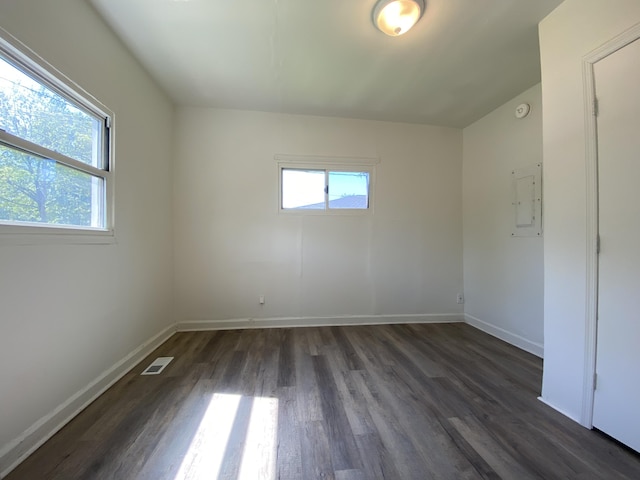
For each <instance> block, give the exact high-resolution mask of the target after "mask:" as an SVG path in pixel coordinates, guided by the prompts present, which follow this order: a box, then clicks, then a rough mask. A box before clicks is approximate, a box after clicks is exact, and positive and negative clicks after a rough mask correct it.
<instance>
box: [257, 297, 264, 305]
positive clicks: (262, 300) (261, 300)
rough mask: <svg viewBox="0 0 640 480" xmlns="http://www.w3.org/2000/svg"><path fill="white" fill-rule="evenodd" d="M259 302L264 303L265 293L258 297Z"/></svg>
mask: <svg viewBox="0 0 640 480" xmlns="http://www.w3.org/2000/svg"><path fill="white" fill-rule="evenodd" d="M258 302H259V303H260V305H264V295H260V296H259V297H258Z"/></svg>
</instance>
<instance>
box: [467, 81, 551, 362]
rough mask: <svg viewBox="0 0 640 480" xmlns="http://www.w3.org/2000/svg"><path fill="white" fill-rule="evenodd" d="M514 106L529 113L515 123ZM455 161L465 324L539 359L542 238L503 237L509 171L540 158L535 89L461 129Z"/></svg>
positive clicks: (509, 221) (507, 232)
mask: <svg viewBox="0 0 640 480" xmlns="http://www.w3.org/2000/svg"><path fill="white" fill-rule="evenodd" d="M521 103H529V104H530V105H531V112H530V113H529V115H528V116H527V117H525V118H524V119H520V120H519V119H516V118H515V116H514V112H515V109H516V106H518V105H519V104H521ZM463 159H464V160H463V173H462V192H463V193H462V195H463V212H464V213H463V219H464V221H463V225H464V293H465V314H466V318H467V321H468V322H469V323H471V324H472V325H474V326H476V327H478V328H480V329H482V330H485V331H487V332H489V333H491V334H493V335H496V336H498V337H500V338H502V339H504V340H506V341H508V342H510V343H513V344H515V345H518V346H519V347H521V348H524V349H525V350H528V351H530V352H532V353H535V354H536V355H539V356H542V353H543V346H542V343H543V335H542V330H543V255H542V238H541V237H512V236H511V231H512V226H513V218H514V217H513V211H512V206H511V171H512V170H513V169H514V168H521V167H529V166H531V165H535V164H537V163H539V162H541V161H542V99H541V87H540V85H536V86H535V87H532V88H531V89H529V90H527V91H525V92H523V93H522V94H520V95H518V96H517V97H515V98H514V99H513V100H511V101H509V102H507V103H505V104H504V105H502V106H501V107H499V108H498V109H496V110H495V111H493V112H491V113H490V114H488V115H487V116H485V117H484V118H482V119H480V120H478V121H477V122H475V123H473V124H472V125H470V126H468V127H467V128H465V129H464V131H463Z"/></svg>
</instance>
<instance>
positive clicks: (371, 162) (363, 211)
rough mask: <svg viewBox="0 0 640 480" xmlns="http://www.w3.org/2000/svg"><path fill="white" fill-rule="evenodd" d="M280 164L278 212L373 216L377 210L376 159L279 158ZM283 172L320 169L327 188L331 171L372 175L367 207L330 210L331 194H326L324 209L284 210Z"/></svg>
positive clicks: (309, 214)
mask: <svg viewBox="0 0 640 480" xmlns="http://www.w3.org/2000/svg"><path fill="white" fill-rule="evenodd" d="M275 158H276V161H277V165H278V212H279V213H281V214H284V215H308V216H317V215H321V216H324V215H370V214H372V213H373V207H374V186H375V166H376V164H377V163H379V160H378V159H377V158H362V157H317V156H293V155H276V157H275ZM284 170H317V171H322V172H324V177H325V187H327V186H328V182H329V174H330V173H331V172H366V173H368V174H369V191H368V192H367V200H368V206H367V208H330V207H329V196H328V195H329V194H328V193H327V192H326V191H325V194H324V202H325V208H323V209H319V208H318V209H305V208H283V206H282V201H283V184H282V183H283V182H282V175H283V171H284Z"/></svg>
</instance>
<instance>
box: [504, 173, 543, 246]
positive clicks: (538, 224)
mask: <svg viewBox="0 0 640 480" xmlns="http://www.w3.org/2000/svg"><path fill="white" fill-rule="evenodd" d="M511 191H512V196H511V206H512V211H513V226H512V228H511V236H513V237H539V236H541V235H542V164H541V163H537V164H536V165H533V166H531V167H526V168H518V169H515V170H513V171H512V172H511Z"/></svg>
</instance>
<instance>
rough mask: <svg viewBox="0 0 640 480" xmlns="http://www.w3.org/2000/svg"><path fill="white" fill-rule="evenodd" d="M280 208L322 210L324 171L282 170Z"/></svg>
mask: <svg viewBox="0 0 640 480" xmlns="http://www.w3.org/2000/svg"><path fill="white" fill-rule="evenodd" d="M282 208H296V209H305V210H318V209H319V210H324V208H325V207H324V170H300V169H290V168H283V169H282Z"/></svg>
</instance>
